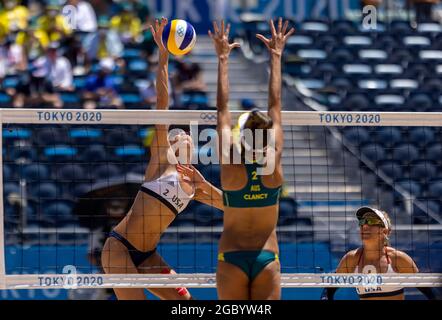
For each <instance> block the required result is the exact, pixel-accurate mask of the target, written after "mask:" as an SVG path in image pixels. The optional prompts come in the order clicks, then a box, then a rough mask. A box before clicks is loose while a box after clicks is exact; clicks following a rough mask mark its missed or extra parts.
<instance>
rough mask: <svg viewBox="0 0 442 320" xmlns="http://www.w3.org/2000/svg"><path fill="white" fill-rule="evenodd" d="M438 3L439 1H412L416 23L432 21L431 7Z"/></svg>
mask: <svg viewBox="0 0 442 320" xmlns="http://www.w3.org/2000/svg"><path fill="white" fill-rule="evenodd" d="M439 3H440V0H413V4H414V7H415V9H416V21H417V22H428V21H432V20H433V7H434V6H435V5H437V4H439Z"/></svg>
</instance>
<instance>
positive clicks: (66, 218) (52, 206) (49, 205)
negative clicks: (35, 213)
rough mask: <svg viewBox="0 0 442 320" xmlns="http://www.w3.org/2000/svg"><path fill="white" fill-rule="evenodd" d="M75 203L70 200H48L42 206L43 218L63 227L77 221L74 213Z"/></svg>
mask: <svg viewBox="0 0 442 320" xmlns="http://www.w3.org/2000/svg"><path fill="white" fill-rule="evenodd" d="M72 208H73V204H72V202H70V201H63V200H54V201H47V202H46V203H44V205H42V206H41V213H42V218H43V219H45V220H47V221H48V222H49V223H51V224H53V225H54V226H55V227H62V226H65V225H67V224H71V223H72V222H73V221H75V220H76V219H75V217H74V216H73V215H72Z"/></svg>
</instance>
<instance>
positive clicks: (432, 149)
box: [425, 142, 442, 161]
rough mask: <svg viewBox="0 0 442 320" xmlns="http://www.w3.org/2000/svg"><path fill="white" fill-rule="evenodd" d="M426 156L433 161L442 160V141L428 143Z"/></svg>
mask: <svg viewBox="0 0 442 320" xmlns="http://www.w3.org/2000/svg"><path fill="white" fill-rule="evenodd" d="M425 157H426V158H427V159H428V160H432V161H442V143H440V142H436V143H433V144H431V145H428V146H427V148H426V154H425Z"/></svg>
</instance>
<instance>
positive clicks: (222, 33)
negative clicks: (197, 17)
mask: <svg viewBox="0 0 442 320" xmlns="http://www.w3.org/2000/svg"><path fill="white" fill-rule="evenodd" d="M224 31H225V29H224V20H222V21H221V36H224Z"/></svg>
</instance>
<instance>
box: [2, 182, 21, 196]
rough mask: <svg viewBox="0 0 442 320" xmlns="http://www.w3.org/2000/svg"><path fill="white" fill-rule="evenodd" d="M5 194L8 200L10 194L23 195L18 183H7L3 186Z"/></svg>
mask: <svg viewBox="0 0 442 320" xmlns="http://www.w3.org/2000/svg"><path fill="white" fill-rule="evenodd" d="M3 194H4V195H5V198H7V197H8V196H9V195H10V194H18V195H20V194H21V191H20V186H19V184H18V182H6V183H5V184H3Z"/></svg>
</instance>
